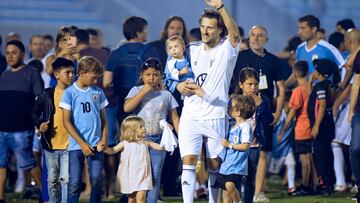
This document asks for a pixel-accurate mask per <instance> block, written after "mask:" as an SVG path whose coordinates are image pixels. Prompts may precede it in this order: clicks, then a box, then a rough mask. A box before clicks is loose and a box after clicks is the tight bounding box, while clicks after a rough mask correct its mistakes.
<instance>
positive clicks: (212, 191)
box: [208, 170, 219, 203]
mask: <svg viewBox="0 0 360 203" xmlns="http://www.w3.org/2000/svg"><path fill="white" fill-rule="evenodd" d="M218 173H219V171H212V170H209V180H208V189H209V203H216V202H217V199H218V196H219V189H217V188H213V187H211V186H212V185H214V184H215V181H216V176H217V174H218Z"/></svg>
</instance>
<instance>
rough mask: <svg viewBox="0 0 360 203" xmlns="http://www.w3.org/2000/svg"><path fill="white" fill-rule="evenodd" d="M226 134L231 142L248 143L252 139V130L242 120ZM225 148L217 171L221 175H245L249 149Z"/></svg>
mask: <svg viewBox="0 0 360 203" xmlns="http://www.w3.org/2000/svg"><path fill="white" fill-rule="evenodd" d="M228 134H229V137H228V141H229V142H230V143H231V144H244V143H249V144H250V141H251V140H252V130H251V126H250V124H249V123H248V122H243V123H241V124H240V125H238V126H236V127H235V128H232V129H229V132H228ZM225 150H226V151H225V154H223V157H222V158H223V162H222V163H221V166H220V171H219V173H221V174H223V175H230V174H238V175H247V174H248V156H249V150H246V151H237V150H234V149H230V148H225Z"/></svg>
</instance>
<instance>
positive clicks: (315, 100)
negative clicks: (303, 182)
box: [308, 59, 337, 195]
mask: <svg viewBox="0 0 360 203" xmlns="http://www.w3.org/2000/svg"><path fill="white" fill-rule="evenodd" d="M313 65H314V68H315V70H314V73H313V74H312V75H311V76H310V84H313V80H316V81H317V82H316V83H315V86H314V87H313V88H312V90H311V93H310V97H309V103H308V115H309V119H310V126H311V133H310V135H311V136H312V137H313V139H314V145H313V146H314V149H313V157H314V162H315V167H316V170H317V173H318V178H319V188H318V192H319V193H320V194H323V195H329V194H331V193H332V186H333V185H334V183H335V177H334V176H335V175H334V171H333V162H334V158H333V154H332V150H331V141H332V140H333V139H334V137H335V123H334V120H333V116H332V108H331V106H332V99H331V82H330V81H329V80H328V78H329V77H330V76H331V75H332V73H333V72H334V69H335V68H337V65H336V64H335V63H334V62H332V61H330V60H329V59H316V60H314V61H313Z"/></svg>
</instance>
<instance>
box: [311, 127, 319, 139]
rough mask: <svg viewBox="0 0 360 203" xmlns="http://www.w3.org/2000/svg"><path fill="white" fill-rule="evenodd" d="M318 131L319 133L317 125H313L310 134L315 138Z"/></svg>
mask: <svg viewBox="0 0 360 203" xmlns="http://www.w3.org/2000/svg"><path fill="white" fill-rule="evenodd" d="M318 133H319V127H316V126H314V127H313V128H312V129H311V132H310V136H311V137H313V138H314V139H316V137H317V136H318Z"/></svg>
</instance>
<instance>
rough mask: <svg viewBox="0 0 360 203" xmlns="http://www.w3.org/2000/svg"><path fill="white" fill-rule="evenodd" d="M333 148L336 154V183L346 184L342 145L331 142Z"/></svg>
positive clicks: (339, 184)
mask: <svg viewBox="0 0 360 203" xmlns="http://www.w3.org/2000/svg"><path fill="white" fill-rule="evenodd" d="M331 148H332V151H333V154H334V171H335V177H336V185H338V186H345V185H346V183H345V172H344V166H345V161H344V154H343V151H342V148H341V145H340V144H338V143H334V142H332V143H331Z"/></svg>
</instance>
